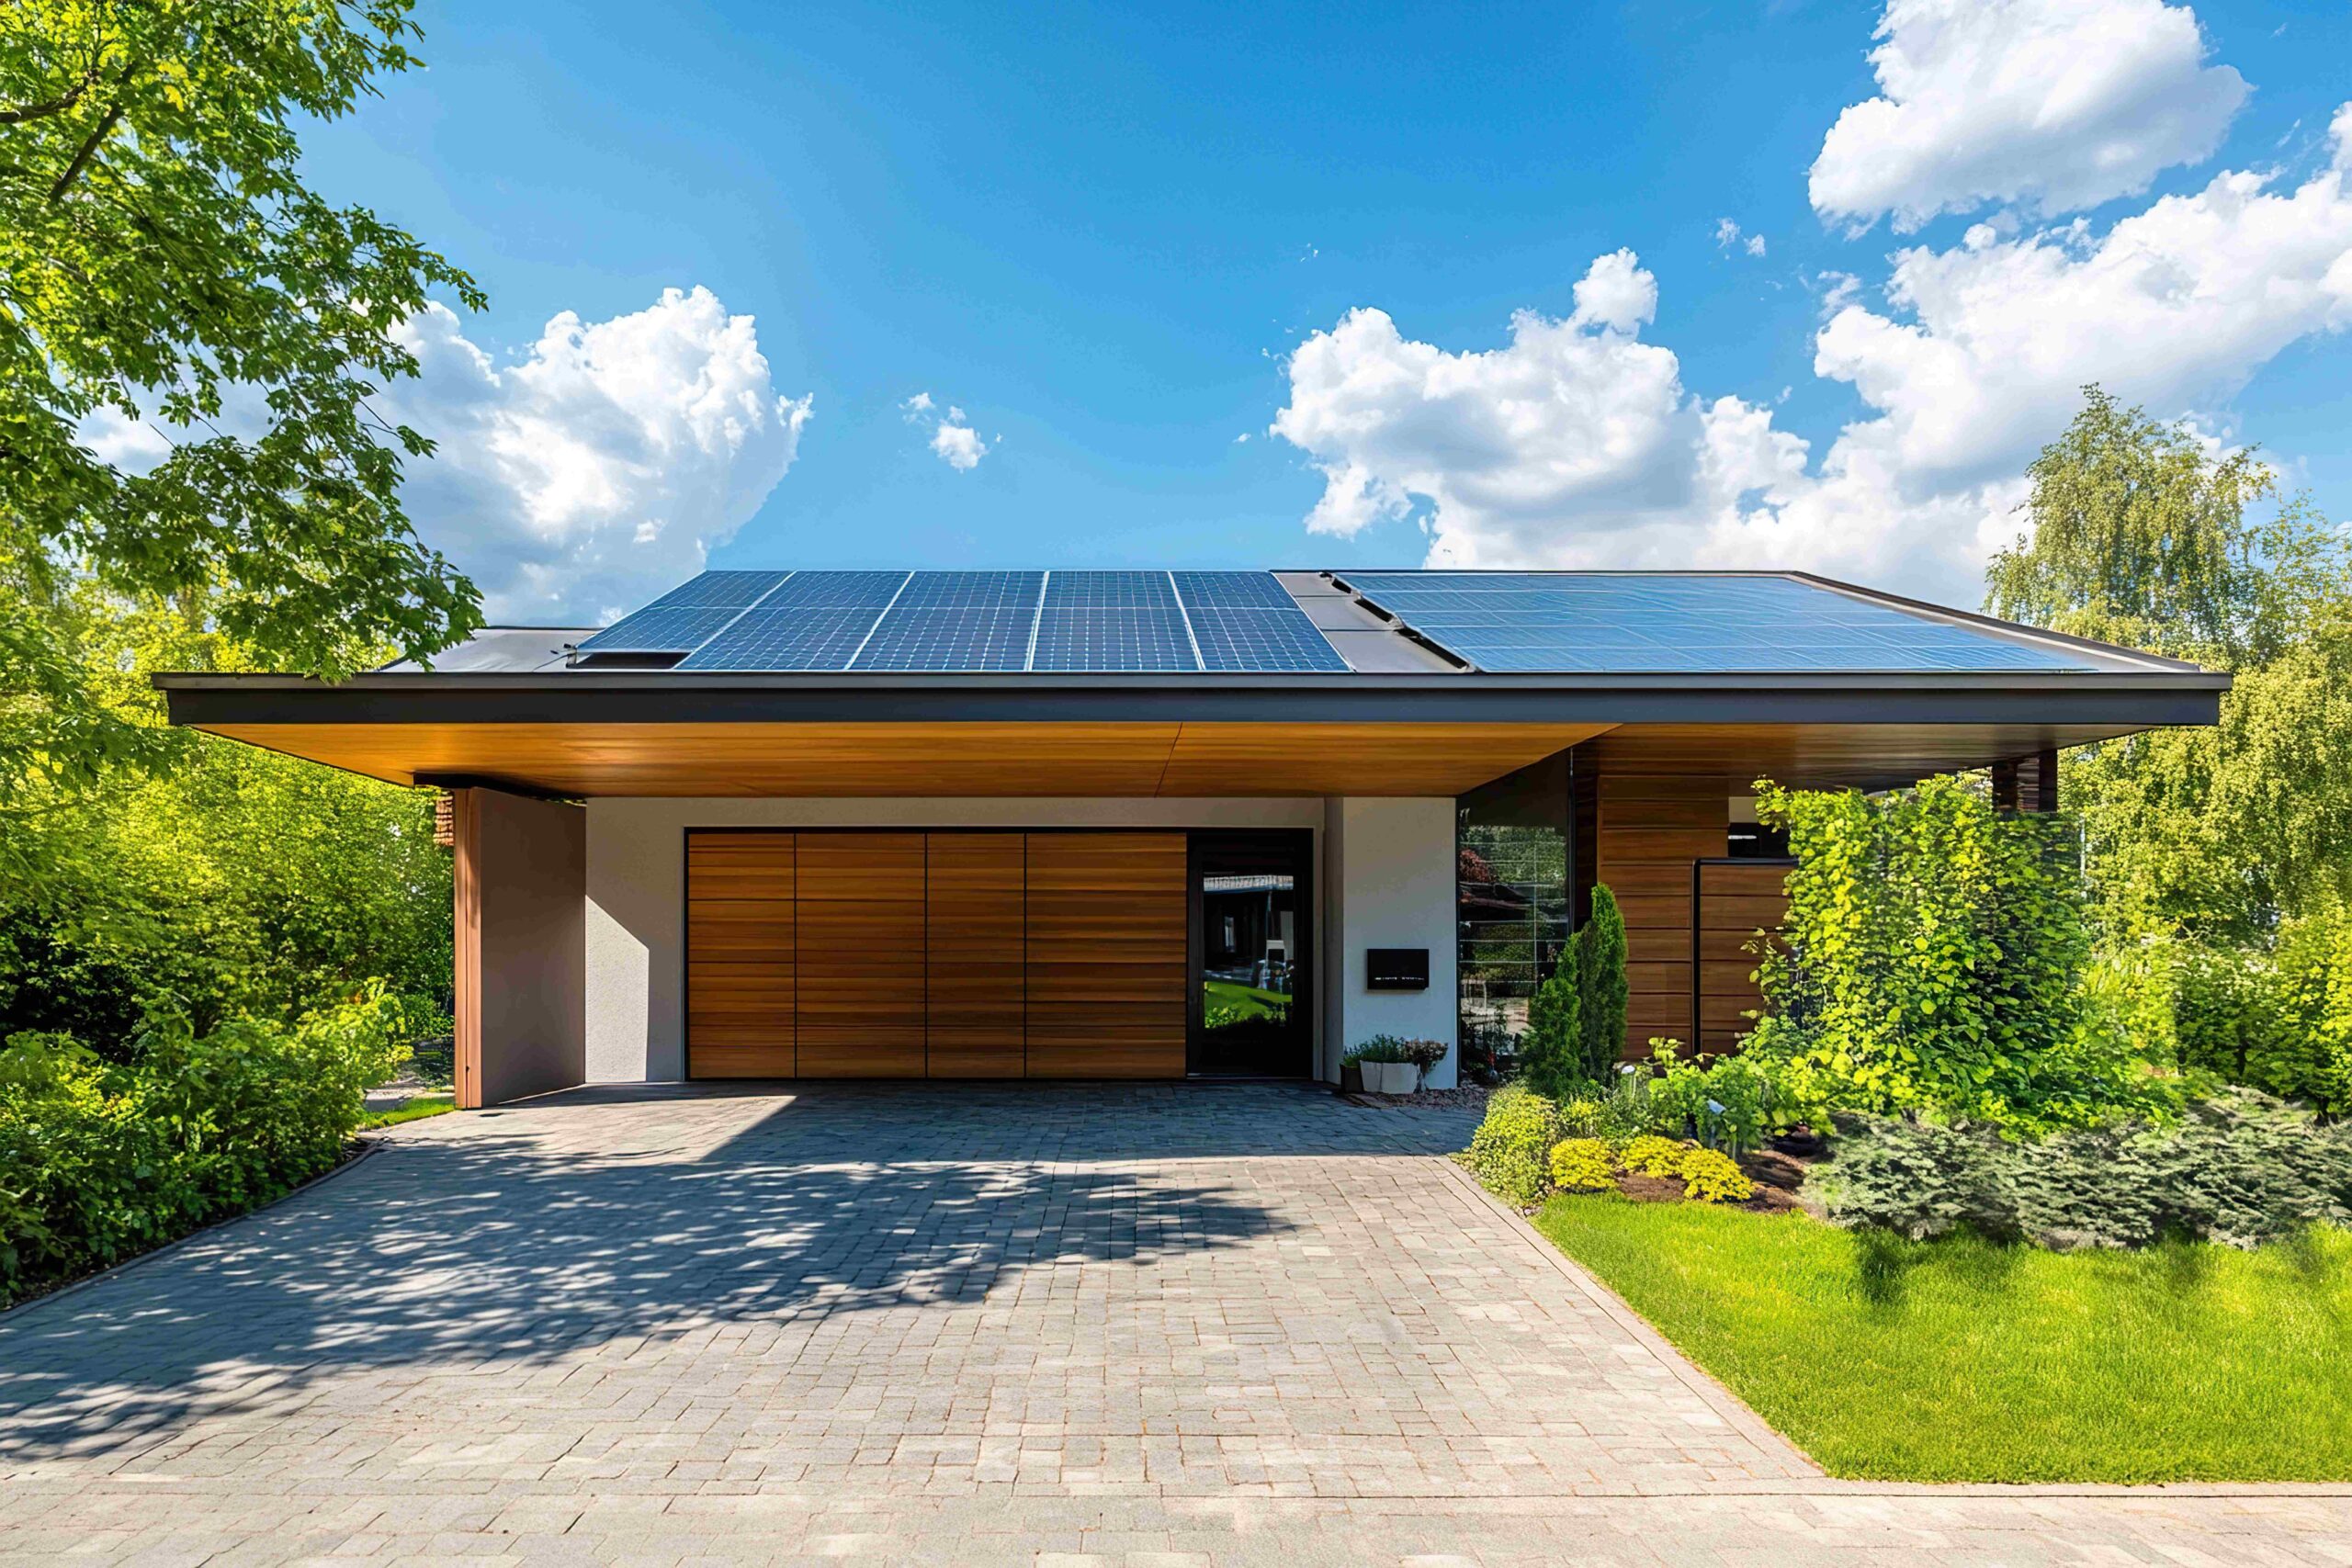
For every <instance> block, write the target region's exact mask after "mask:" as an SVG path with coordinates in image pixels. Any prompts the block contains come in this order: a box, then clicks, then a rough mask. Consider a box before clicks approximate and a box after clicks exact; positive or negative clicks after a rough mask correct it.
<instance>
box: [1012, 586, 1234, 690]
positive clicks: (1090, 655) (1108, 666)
mask: <svg viewBox="0 0 2352 1568" xmlns="http://www.w3.org/2000/svg"><path fill="white" fill-rule="evenodd" d="M1200 667H1201V666H1200V661H1199V660H1198V659H1196V658H1195V657H1194V656H1193V639H1192V636H1191V634H1190V633H1189V632H1188V631H1187V630H1186V629H1185V626H1184V612H1183V610H1182V607H1181V606H1179V605H1178V604H1177V603H1176V590H1175V587H1174V586H1173V585H1172V584H1171V583H1170V581H1168V574H1167V573H1166V572H1164V571H1056V572H1049V573H1047V574H1046V596H1045V603H1044V604H1043V605H1042V606H1041V607H1040V609H1039V611H1038V614H1037V643H1036V648H1035V651H1034V652H1033V653H1032V655H1031V657H1030V662H1029V668H1031V669H1032V670H1073V671H1106V672H1107V671H1158V670H1198V669H1199V668H1200Z"/></svg>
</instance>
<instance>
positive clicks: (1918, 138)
mask: <svg viewBox="0 0 2352 1568" xmlns="http://www.w3.org/2000/svg"><path fill="white" fill-rule="evenodd" d="M1876 36H1877V39H1878V45H1877V47H1876V48H1875V49H1873V50H1871V55H1870V60H1871V67H1872V68H1873V70H1874V71H1875V72H1876V73H1877V77H1878V85H1879V96H1877V97H1874V98H1871V99H1868V100H1866V101H1864V102H1862V103H1859V104H1853V105H1849V107H1847V108H1846V109H1845V111H1844V112H1843V113H1841V114H1840V115H1839V116H1838V120H1837V123H1836V124H1835V125H1833V126H1832V127H1831V128H1830V130H1829V133H1828V135H1827V136H1826V138H1825V139H1824V140H1823V141H1822V145H1821V154H1820V156H1819V158H1818V159H1816V160H1815V163H1814V165H1813V171H1812V197H1813V205H1814V208H1815V210H1816V211H1817V212H1819V213H1820V214H1821V215H1822V216H1823V217H1824V218H1825V219H1832V220H1840V221H1844V222H1847V223H1849V224H1852V225H1854V226H1856V227H1866V226H1868V225H1869V224H1871V222H1874V221H1875V220H1878V219H1879V218H1881V217H1884V216H1887V215H1889V214H1892V215H1893V217H1894V226H1895V228H1896V229H1897V230H1901V231H1908V230H1912V229H1917V227H1918V226H1919V225H1920V224H1922V223H1924V222H1925V221H1926V220H1928V219H1929V218H1932V217H1934V216H1935V215H1936V214H1938V213H1939V212H1965V211H1968V210H1970V209H1974V208H1978V207H1982V206H1985V205H1986V204H1988V203H2000V202H2015V203H2018V204H2019V205H2021V206H2023V207H2025V208H2026V209H2030V210H2032V211H2038V212H2041V213H2059V212H2065V211H2070V210H2074V209H2080V208H2086V207H2092V206H2096V205H2098V203H2100V202H2102V201H2107V200H2109V199H2111V198H2113V197H2119V196H2128V195H2131V193H2133V192H2135V191H2141V190H2144V189H2146V188H2147V186H2148V183H2149V181H2150V180H2152V179H2153V178H2154V176H2155V175H2156V174H2157V173H2158V172H2159V171H2160V170H2163V169H2165V168H2169V167H2171V166H2173V165H2174V164H2187V163H2194V162H2197V161H2198V160H2200V159H2203V158H2206V157H2209V156H2211V153H2212V152H2213V150H2214V149H2215V148H2216V147H2217V146H2219V145H2220V143H2221V139H2222V131H2223V130H2225V129H2227V127H2228V125H2229V122H2230V119H2231V118H2232V117H2233V115H2235V114H2236V112H2237V110H2238V107H2239V106H2240V105H2241V104H2243V103H2244V102H2245V96H2246V92H2247V88H2246V84H2245V78H2244V77H2242V76H2240V75H2239V74H2238V73H2237V72H2236V71H2234V70H2233V69H2231V68H2230V67H2229V66H2226V65H2209V64H2207V63H2206V62H2205V40H2204V37H2203V35H2202V33H2201V31H2200V29H2199V27H2198V23H2197V17H2196V15H2195V13H2194V12H2192V11H2191V10H2190V9H2189V8H2188V6H2168V5H2165V3H2164V0H1888V5H1887V7H1886V10H1885V13H1884V14H1883V17H1881V18H1880V21H1879V25H1878V32H1877V35H1876Z"/></svg>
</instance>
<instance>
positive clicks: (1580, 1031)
mask: <svg viewBox="0 0 2352 1568" xmlns="http://www.w3.org/2000/svg"><path fill="white" fill-rule="evenodd" d="M1576 953H1577V1023H1576V1027H1577V1042H1578V1045H1579V1047H1580V1048H1579V1049H1578V1051H1577V1061H1578V1065H1579V1068H1580V1070H1581V1072H1582V1074H1583V1076H1584V1077H1588V1078H1590V1079H1591V1080H1592V1081H1594V1082H1595V1083H1598V1082H1600V1081H1601V1080H1603V1079H1605V1078H1607V1077H1608V1076H1609V1074H1610V1072H1611V1069H1612V1068H1614V1067H1615V1066H1617V1063H1618V1059H1619V1058H1620V1057H1622V1056H1623V1055H1624V1054H1625V1010H1626V1006H1627V1001H1628V998H1629V997H1630V996H1631V994H1632V987H1631V985H1630V983H1629V982H1628V981H1627V979H1626V977H1625V954H1626V947H1625V917H1624V914H1623V912H1622V911H1621V910H1620V909H1619V908H1617V895H1615V894H1614V893H1612V892H1611V891H1610V890H1609V887H1608V886H1607V885H1606V884H1603V883H1596V884H1594V885H1593V889H1592V916H1591V918H1590V919H1588V920H1586V921H1585V923H1584V924H1583V925H1582V926H1581V927H1579V928H1578V929H1577V934H1576Z"/></svg>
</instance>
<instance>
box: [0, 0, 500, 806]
mask: <svg viewBox="0 0 2352 1568" xmlns="http://www.w3.org/2000/svg"><path fill="white" fill-rule="evenodd" d="M409 10H410V0H354V3H352V4H347V5H327V6H322V5H314V4H310V3H308V0H18V3H17V4H15V5H12V6H7V7H6V8H0V779H7V780H10V781H12V782H17V783H19V784H21V783H22V781H24V780H27V779H31V778H40V779H48V780H51V781H54V782H58V783H62V784H72V785H85V784H90V783H92V782H93V781H95V780H96V778H98V777H99V776H100V775H102V774H103V773H105V772H106V770H107V767H108V766H109V765H110V764H115V763H122V762H134V763H147V764H154V763H158V762H161V761H165V760H167V759H168V758H169V756H170V755H171V754H172V742H171V738H170V736H169V734H168V733H167V732H165V731H163V730H160V729H158V728H155V727H153V726H151V725H142V724H140V723H138V722H136V721H135V720H134V719H130V718H128V717H126V716H125V714H124V712H123V710H122V709H121V707H120V706H119V705H115V704H110V703H108V702H106V701H104V700H102V698H101V696H100V694H98V693H96V692H95V691H94V690H93V688H92V686H91V683H90V682H89V680H88V678H87V677H88V671H89V670H90V667H91V666H90V660H88V658H87V657H86V654H85V649H84V648H83V647H82V646H80V645H79V643H78V640H77V639H78V638H79V637H80V636H81V634H83V633H85V632H86V631H87V629H88V616H89V615H91V614H92V613H93V612H94V611H97V610H102V609H103V608H104V607H105V606H106V605H107V604H110V603H111V602H113V601H114V600H119V599H132V600H136V599H141V598H143V597H153V596H161V597H164V598H170V597H173V596H175V595H180V594H185V593H191V592H202V593H205V594H207V595H208V605H209V613H210V614H212V615H215V616H217V618H218V621H219V624H220V627H221V629H223V630H224V631H226V632H227V633H228V634H229V635H230V636H232V637H233V638H235V639H236V640H237V641H238V642H239V643H240V644H242V645H243V646H244V647H246V648H249V649H252V650H253V651H254V654H255V656H257V657H259V658H262V659H265V660H266V661H267V662H268V663H269V664H270V665H271V666H272V667H273V668H277V669H280V670H287V671H300V672H304V673H311V674H317V675H321V676H326V677H339V676H342V675H345V674H348V673H350V672H351V671H354V670H356V669H358V668H361V667H363V666H364V665H365V664H366V662H367V661H368V660H369V659H371V658H373V657H375V656H377V654H378V652H379V649H381V648H383V647H384V646H386V645H390V646H393V647H396V648H398V649H403V650H406V651H408V652H411V653H416V654H423V653H427V652H430V651H431V650H433V649H437V648H440V647H445V646H447V644H448V643H449V642H451V641H453V640H455V639H456V638H458V637H461V636H462V635H464V633H465V632H467V631H468V630H469V629H470V628H471V627H472V626H475V625H477V624H479V619H480V617H479V614H478V609H477V596H476V594H475V592H474V590H473V587H472V585H471V584H470V583H469V582H468V581H466V580H465V579H464V578H463V577H461V576H460V575H458V573H457V572H456V571H455V570H452V569H451V568H450V567H449V565H448V563H447V562H446V561H445V560H443V559H442V558H440V557H439V556H438V555H436V554H434V553H432V552H430V551H428V550H426V549H424V547H422V546H421V545H420V544H419V543H418V541H417V539H416V537H415V536H414V533H413V530H412V529H411V527H410V526H409V524H408V520H407V518H406V516H405V515H404V513H402V512H401V504H400V500H399V495H398V485H399V480H400V474H401V460H402V458H403V457H423V456H424V455H426V454H427V453H429V451H430V450H431V447H430V444H429V443H428V442H426V441H425V440H424V438H423V437H422V436H420V435H418V434H416V433H415V432H414V431H412V430H409V429H407V428H405V427H401V426H394V425H390V424H388V423H385V422H384V421H382V420H381V419H380V418H379V417H378V416H377V415H376V414H375V413H373V412H371V411H370V409H369V406H368V399H369V397H370V396H371V395H372V394H374V393H375V392H376V391H377V390H378V389H379V387H380V386H381V385H382V384H383V383H384V382H385V381H386V380H388V379H390V378H393V377H397V376H402V375H409V374H413V372H414V370H415V368H416V364H415V360H414V358H413V355H411V354H410V352H409V351H408V350H407V348H405V347H404V346H403V345H402V344H401V340H400V337H399V335H398V331H397V329H398V328H399V327H400V326H401V323H402V322H403V321H406V320H407V319H408V318H409V316H410V315H412V314H413V312H414V311H415V310H418V309H419V308H420V307H421V306H422V305H424V302H425V299H426V295H427V291H428V290H429V289H431V288H447V289H449V290H451V291H453V292H454V293H456V294H457V296H458V298H459V299H461V300H463V301H464V302H465V303H467V304H468V305H469V306H473V307H476V308H479V306H480V304H481V296H480V293H479V291H478V290H477V289H476V288H475V287H474V285H473V283H472V281H471V280H470V279H469V278H468V277H467V276H466V275H465V274H464V273H462V272H460V271H458V269H457V268H456V267H454V266H452V265H449V264H448V263H447V262H446V261H445V260H443V259H442V258H441V257H440V256H438V255H436V254H434V253H433V252H431V251H429V250H427V249H425V248H424V246H423V245H422V244H420V243H418V242H417V241H416V239H414V238H413V236H411V235H410V234H408V233H406V232H405V231H402V230H401V229H399V228H397V227H395V226H393V225H391V224H389V223H386V222H384V221H383V220H380V219H379V218H378V217H376V216H375V214H373V213H372V212H370V211H368V209H365V208H362V207H342V206H337V205H335V204H334V203H332V202H330V201H328V200H326V199H325V198H324V197H321V196H319V195H317V194H316V193H314V192H313V191H311V189H310V188H309V187H308V186H305V185H304V183H303V182H302V179H301V177H300V146H299V144H298V141H297V139H296V134H295V126H296V125H297V123H298V122H299V121H300V120H302V119H304V118H312V119H331V118H335V117H337V116H340V115H343V114H345V113H346V112H348V111H349V110H350V109H351V108H352V107H353V106H354V105H355V104H356V101H357V100H358V98H359V96H360V95H362V94H363V93H368V92H371V91H373V85H372V84H373V82H374V80H375V78H377V77H378V76H379V75H381V74H383V73H390V72H398V71H401V70H405V69H407V68H408V66H409V65H411V64H412V63H413V59H412V57H411V56H410V55H409V53H408V51H407V49H406V47H405V46H406V42H407V40H408V39H411V38H412V37H413V33H414V28H413V24H412V23H411V22H410V20H409ZM133 450H136V451H139V452H140V453H141V454H142V456H141V458H140V459H139V460H137V461H132V460H130V458H129V457H127V456H125V454H127V453H128V452H130V451H133ZM106 452H113V453H114V454H115V455H116V456H115V457H113V458H110V457H107V456H106V455H105V453H106ZM85 584H91V585H95V586H96V587H97V588H98V589H100V590H102V591H103V593H102V594H101V595H100V596H97V597H92V596H88V595H84V594H81V593H80V592H78V590H79V589H80V588H81V587H82V586H84V585H85Z"/></svg>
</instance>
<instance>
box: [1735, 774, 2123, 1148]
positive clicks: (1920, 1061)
mask: <svg viewBox="0 0 2352 1568" xmlns="http://www.w3.org/2000/svg"><path fill="white" fill-rule="evenodd" d="M1757 808H1758V812H1759V813H1760V814H1761V816H1760V818H1759V819H1760V820H1762V821H1764V822H1766V823H1768V824H1770V825H1771V826H1774V827H1778V828H1784V829H1787V830H1788V833H1789V847H1790V850H1791V852H1792V853H1793V854H1794V855H1795V856H1796V858H1797V865H1796V868H1795V869H1794V870H1793V871H1792V872H1791V873H1790V874H1789V880H1788V889H1789V912H1788V916H1787V918H1786V919H1785V920H1784V921H1783V922H1782V925H1781V936H1782V938H1783V943H1782V945H1781V946H1778V947H1776V948H1775V949H1774V950H1773V951H1771V952H1770V953H1767V954H1766V955H1765V958H1764V961H1763V965H1762V968H1761V970H1760V976H1761V980H1762V984H1763V989H1764V997H1765V1002H1766V1010H1765V1016H1764V1017H1763V1018H1762V1019H1761V1020H1760V1021H1758V1025H1757V1027H1756V1029H1755V1030H1754V1031H1753V1032H1751V1033H1750V1034H1749V1035H1748V1037H1747V1053H1748V1054H1749V1055H1752V1056H1753V1057H1755V1058H1756V1059H1757V1060H1758V1062H1759V1063H1760V1064H1761V1065H1763V1066H1765V1067H1766V1068H1767V1070H1768V1072H1770V1073H1771V1074H1773V1076H1774V1080H1775V1082H1776V1085H1780V1086H1782V1087H1785V1088H1787V1089H1789V1090H1790V1092H1791V1093H1792V1095H1795V1096H1797V1097H1799V1098H1804V1099H1807V1100H1811V1101H1812V1102H1813V1105H1814V1108H1815V1109H1817V1110H1825V1111H1870V1112H1875V1113H1880V1114H1888V1113H1894V1112H1929V1113H1933V1114H1938V1115H1944V1116H1964V1117H1969V1118H1972V1119H1975V1120H1980V1121H1986V1122H1995V1123H1997V1124H2000V1125H2003V1126H2007V1127H2011V1128H2015V1129H2017V1130H2019V1131H2021V1132H2027V1133H2034V1132H2041V1131H2046V1130H2047V1129H2049V1128H2051V1127H2054V1126H2066V1125H2089V1124H2096V1123H2098V1122H2103V1121H2106V1120H2109V1119H2111V1118H2112V1117H2114V1116H2117V1115H2120V1114H2123V1113H2125V1112H2127V1111H2131V1110H2135V1109H2139V1108H2141V1107H2143V1106H2145V1105H2147V1104H2149V1103H2150V1102H2151V1099H2152V1096H2154V1094H2155V1093H2156V1086H2155V1085H2154V1084H2153V1083H2152V1081H2151V1080H2150V1079H2149V1078H2148V1077H2147V1075H2146V1073H2145V1072H2144V1070H2143V1067H2142V1066H2141V1064H2140V1063H2139V1061H2138V1059H2137V1057H2136V1055H2135V1054H2134V1051H2133V1049H2132V1043H2131V1040H2130V1039H2129V1038H2128V1036H2127V1035H2126V1034H2125V1033H2124V1032H2122V1031H2120V1030H2118V1029H2115V1028H2112V1027H2109V1021H2108V1019H2107V1018H2106V1017H2105V1016H2104V1015H2103V1014H2102V1013H2101V1012H2099V1011H2098V1010H2095V1009H2093V1008H2091V1007H2089V1006H2088V1005H2086V1004H2087V1002H2088V999H2089V998H2090V997H2091V995H2092V992H2091V990H2090V987H2089V986H2088V977H2089V970H2090V957H2091V941H2090V932H2089V929H2088V926H2087V924H2086V921H2085V919H2084V916H2083V909H2082V891H2081V883H2080V877H2079V874H2078V873H2077V871H2076V869H2075V857H2074V854H2073V853H2072V844H2071V842H2070V830H2069V829H2068V827H2067V825H2066V824H2065V823H2064V820H2063V819H2056V818H2045V817H2041V816H2039V815H2035V814H2022V815H2021V814H2017V813H2009V812H1996V811H1995V810H1994V809H1993V807H1992V805H1991V803H1990V801H1989V800H1988V799H1987V797H1986V795H1985V793H1984V791H1983V790H1982V789H1981V788H1975V787H1972V786H1971V785H1970V784H1968V783H1967V782H1966V781H1963V780H1961V779H1957V778H1952V777H1949V776H1945V777H1937V778H1931V779H1928V780H1927V781H1925V782H1924V783H1922V784H1919V785H1917V787H1916V788H1912V789H1907V790H1897V791H1894V792H1891V793H1889V794H1887V795H1877V796H1871V795H1861V794H1860V793H1859V792H1855V791H1839V792H1820V793H1801V792H1796V791H1791V790H1783V789H1780V788H1777V787H1775V786H1773V785H1772V784H1770V782H1769V781H1759V782H1758V785H1757Z"/></svg>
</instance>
